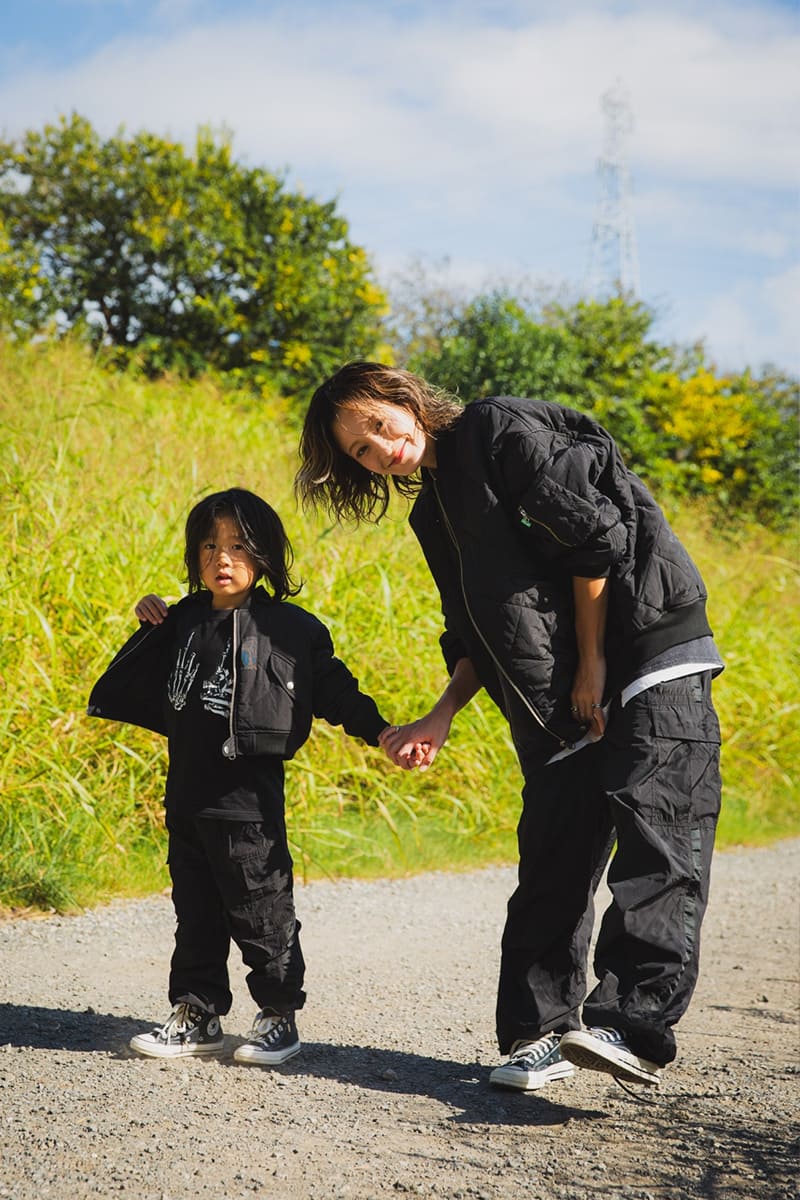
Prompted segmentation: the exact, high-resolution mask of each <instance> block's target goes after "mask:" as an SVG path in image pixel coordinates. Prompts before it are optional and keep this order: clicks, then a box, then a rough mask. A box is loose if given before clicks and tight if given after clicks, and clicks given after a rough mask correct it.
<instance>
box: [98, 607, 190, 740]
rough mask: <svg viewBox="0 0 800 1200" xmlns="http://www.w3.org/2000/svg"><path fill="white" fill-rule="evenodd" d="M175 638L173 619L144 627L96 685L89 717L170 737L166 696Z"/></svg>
mask: <svg viewBox="0 0 800 1200" xmlns="http://www.w3.org/2000/svg"><path fill="white" fill-rule="evenodd" d="M171 612H172V610H170V613H171ZM171 636H172V621H171V620H170V618H168V620H167V621H165V622H164V624H163V625H141V626H140V627H139V629H137V631H136V633H134V634H133V636H132V637H130V638H129V639H128V641H127V642H126V643H125V645H124V646H123V647H122V649H121V650H119V651H118V653H117V654H115V655H114V658H113V659H112V660H111V662H110V663H109V665H108V666H107V667H106V669H105V671H104V672H103V674H102V675H101V676H100V678H99V679H98V680H97V682H96V683H95V685H94V687H93V688H92V691H91V694H90V696H89V702H88V706H87V710H86V711H87V715H88V716H90V717H102V718H104V719H105V720H107V721H124V722H125V723H126V724H128V725H140V726H142V728H143V729H152V730H153V732H154V733H161V734H166V732H167V726H166V721H165V717H164V707H163V695H164V687H165V684H166V672H167V663H168V655H167V653H166V650H167V647H168V645H169V642H170V639H171Z"/></svg>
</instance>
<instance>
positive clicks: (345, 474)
mask: <svg viewBox="0 0 800 1200" xmlns="http://www.w3.org/2000/svg"><path fill="white" fill-rule="evenodd" d="M375 403H380V404H394V405H397V407H398V408H404V409H406V410H407V411H408V412H410V413H411V414H412V415H413V417H414V419H415V420H416V422H417V424H418V425H419V426H420V428H421V429H422V430H423V432H424V433H426V434H428V435H429V436H430V437H433V438H435V437H436V435H437V434H439V433H442V432H443V431H444V430H445V429H451V428H452V427H453V425H455V423H456V421H458V419H459V417H460V416H461V415H462V413H463V411H464V410H463V408H462V406H461V405H460V404H459V403H458V401H457V400H455V399H454V397H453V396H451V395H449V393H448V392H445V391H443V390H442V389H441V388H437V387H434V386H433V385H432V384H430V383H426V382H425V380H424V379H420V377H419V376H418V375H412V374H411V372H410V371H401V370H399V369H398V368H397V367H387V366H384V365H383V363H375V362H350V363H345V365H344V366H343V367H340V368H339V370H338V371H336V372H335V374H333V375H331V376H330V378H329V379H326V380H325V382H324V383H323V384H320V386H319V387H318V388H317V390H316V391H315V392H314V395H313V396H312V397H311V403H310V404H309V406H308V412H307V413H306V417H305V422H304V425H303V432H302V435H301V437H300V458H301V460H302V461H301V466H300V470H299V471H298V472H297V475H296V477H295V490H296V492H297V493H298V495H299V496H300V499H301V501H302V503H303V507H304V508H317V507H319V508H325V509H326V510H327V511H328V512H329V513H330V514H331V516H333V517H335V518H336V520H339V521H340V520H342V519H345V518H351V519H353V520H356V521H375V522H377V521H380V519H381V517H382V516H383V515H384V513H385V512H386V509H387V506H388V504H389V495H390V493H389V478H391V481H392V483H393V484H394V486H395V488H396V490H397V491H398V492H400V493H401V495H404V496H412V495H414V494H415V493H416V492H417V491H418V490H419V487H420V482H421V481H420V479H419V477H418V476H413V477H411V478H404V477H400V476H391V477H388V476H385V475H373V474H372V473H371V472H369V471H368V470H367V469H366V467H363V466H362V465H361V463H359V462H356V460H355V459H354V458H351V457H350V455H348V454H345V452H344V451H343V450H342V449H341V448H340V446H339V445H338V443H337V442H336V439H335V437H334V436H333V426H334V423H335V421H336V419H337V417H338V415H339V413H340V411H341V410H342V409H344V408H348V409H353V410H354V411H356V412H362V413H363V412H369V410H370V409H371V408H372V406H373V405H374V404H375Z"/></svg>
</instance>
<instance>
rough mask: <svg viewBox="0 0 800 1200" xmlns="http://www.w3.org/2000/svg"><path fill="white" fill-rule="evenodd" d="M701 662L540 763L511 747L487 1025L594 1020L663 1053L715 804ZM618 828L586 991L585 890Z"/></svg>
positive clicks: (695, 957)
mask: <svg viewBox="0 0 800 1200" xmlns="http://www.w3.org/2000/svg"><path fill="white" fill-rule="evenodd" d="M719 740H720V739H719V723H718V721H717V717H716V713H715V712H714V708H713V705H712V702H711V673H710V672H704V673H703V674H700V675H694V676H690V677H688V678H686V679H679V680H673V681H671V682H668V683H663V684H658V685H656V686H655V687H653V688H650V689H649V690H648V691H646V692H642V693H640V695H638V696H636V697H634V698H633V699H632V700H631V701H630V702H629V703H628V704H627V705H626V706H625V707H624V708H622V707H621V705H620V704H619V701H615V702H614V704H613V705H612V708H611V712H610V713H609V720H608V725H607V730H606V735H605V737H604V738H603V740H602V741H600V742H598V743H596V744H595V745H593V746H589V747H586V748H585V749H583V750H581V751H579V752H578V753H576V754H573V755H570V756H569V757H567V758H565V759H562V760H561V761H559V762H557V763H553V764H551V765H549V766H543V765H542V761H541V758H538V759H536V761H534V759H533V757H531V758H530V759H528V760H526V758H525V755H524V753H521V754H520V761H521V765H522V768H523V774H524V775H525V786H524V789H523V793H522V794H523V811H522V816H521V818H520V822H519V827H518V841H519V855H520V864H519V883H518V887H517V889H516V891H515V892H514V894H513V895H512V897H511V899H510V901H509V904H508V915H507V921H506V926H505V930H504V933H503V940H502V955H501V966H500V982H499V988H498V1001H497V1036H498V1042H499V1045H500V1050H501V1052H502V1053H504V1054H507V1053H508V1052H509V1051H510V1049H511V1045H512V1044H513V1043H514V1042H515V1041H517V1040H518V1039H525V1040H534V1039H536V1038H537V1037H540V1036H541V1035H542V1034H544V1033H549V1032H553V1031H555V1032H558V1033H563V1032H566V1031H567V1030H568V1029H578V1028H580V1026H581V1015H582V1016H583V1023H584V1024H585V1025H588V1026H595V1025H602V1026H607V1027H610V1028H614V1029H619V1030H620V1031H621V1032H622V1033H623V1035H624V1036H625V1038H626V1039H627V1041H628V1043H629V1045H630V1046H631V1048H632V1049H633V1050H634V1051H636V1052H637V1053H639V1054H641V1055H642V1056H643V1057H645V1058H648V1059H650V1060H652V1061H653V1062H656V1063H658V1064H659V1065H662V1066H663V1065H666V1063H668V1062H671V1061H672V1060H673V1059H674V1058H675V1054H676V1049H675V1036H674V1033H673V1026H674V1025H675V1024H676V1022H677V1021H678V1020H679V1019H680V1017H681V1016H682V1015H683V1013H684V1012H685V1011H686V1008H687V1007H688V1004H689V1000H690V999H691V996H692V992H693V991H694V987H695V984H696V982H697V973H698V962H699V951H700V925H701V922H702V919H703V915H704V913H705V908H706V904H707V901H708V881H709V870H710V864H711V856H712V851H713V845H714V835H715V830H716V823H717V817H718V815H719V806H720V789H721V785H720V775H719ZM615 839H616V844H617V849H616V853H615V855H614V858H613V860H612V862H611V866H610V868H609V874H608V883H609V886H610V889H611V894H612V900H611V904H610V906H609V908H608V910H607V911H606V913H605V914H604V916H603V920H602V923H601V927H600V932H599V936H598V941H597V946H596V949H595V959H594V968H595V974H596V976H597V980H598V982H597V984H596V986H595V987H593V988H592V990H591V992H590V994H589V995H588V997H586V990H587V965H586V964H587V956H588V950H589V943H590V939H591V935H592V927H593V923H594V905H593V896H594V891H595V889H596V887H597V885H598V883H599V881H600V879H601V878H602V875H603V870H604V868H605V865H606V862H607V859H608V856H609V854H610V851H611V849H612V846H613V843H614V840H615Z"/></svg>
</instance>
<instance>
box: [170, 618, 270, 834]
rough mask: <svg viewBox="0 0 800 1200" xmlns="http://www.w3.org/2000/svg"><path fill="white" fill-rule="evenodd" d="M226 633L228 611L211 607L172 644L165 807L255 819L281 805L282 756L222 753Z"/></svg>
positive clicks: (229, 674) (228, 677) (228, 672)
mask: <svg viewBox="0 0 800 1200" xmlns="http://www.w3.org/2000/svg"><path fill="white" fill-rule="evenodd" d="M232 634H233V618H232V614H231V612H230V611H219V612H217V611H215V610H214V609H212V608H209V609H208V610H207V613H206V614H205V615H204V616H203V618H202V619H201V620H199V621H198V622H197V624H196V625H195V626H194V627H193V628H192V629H190V630H189V631H187V632H184V633H183V634H182V635H181V636H180V637H179V639H178V641H176V643H175V645H174V646H173V648H172V656H173V657H172V669H171V671H170V675H169V678H168V680H167V689H166V695H165V697H164V707H165V713H166V721H167V738H168V743H169V769H168V772H167V789H166V797H165V803H166V808H167V814H168V815H169V814H173V815H176V816H192V815H193V816H199V815H203V816H208V817H230V818H233V819H235V820H240V821H258V820H261V819H263V818H264V817H265V816H266V815H267V814H268V813H269V812H270V811H272V812H274V809H275V805H276V804H277V805H280V806H282V805H283V762H282V760H281V759H280V758H278V757H272V756H269V755H257V756H255V755H253V756H249V755H248V756H241V757H238V758H233V759H229V758H226V757H225V756H224V755H223V753H222V745H223V743H224V742H225V740H226V738H227V737H228V735H229V732H230V729H229V718H230V707H231V697H232V692H233V670H232V658H231V638H232Z"/></svg>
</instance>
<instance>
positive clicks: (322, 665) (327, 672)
mask: <svg viewBox="0 0 800 1200" xmlns="http://www.w3.org/2000/svg"><path fill="white" fill-rule="evenodd" d="M312 654H313V685H312V688H313V712H314V716H315V717H322V718H324V720H326V721H327V722H328V723H329V724H330V725H341V726H342V727H343V728H344V731H345V733H348V734H349V735H350V736H351V737H359V738H362V739H363V740H364V741H365V742H367V744H368V745H370V746H377V745H378V734H379V733H381V731H382V730H383V729H385V728H386V726H387V725H388V724H389V722H388V721H387V720H386V719H385V718H384V717H382V716H381V714H380V712H379V711H378V706H377V705H376V703H375V701H374V700H373V699H372V697H371V696H368V695H367V694H366V692H362V691H361V690H360V688H359V686H358V680H357V679H356V678H355V676H354V675H353V674H352V672H351V671H350V669H349V668H348V667H347V666H345V664H344V663H343V662H342V660H341V659H340V658H337V657H336V655H335V654H334V652H333V641H332V640H331V635H330V633H329V632H328V630H327V629H326V628H325V626H324V625H323V624H322V623H321V622H319V621H317V622H315V633H314V645H313V651H312Z"/></svg>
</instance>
